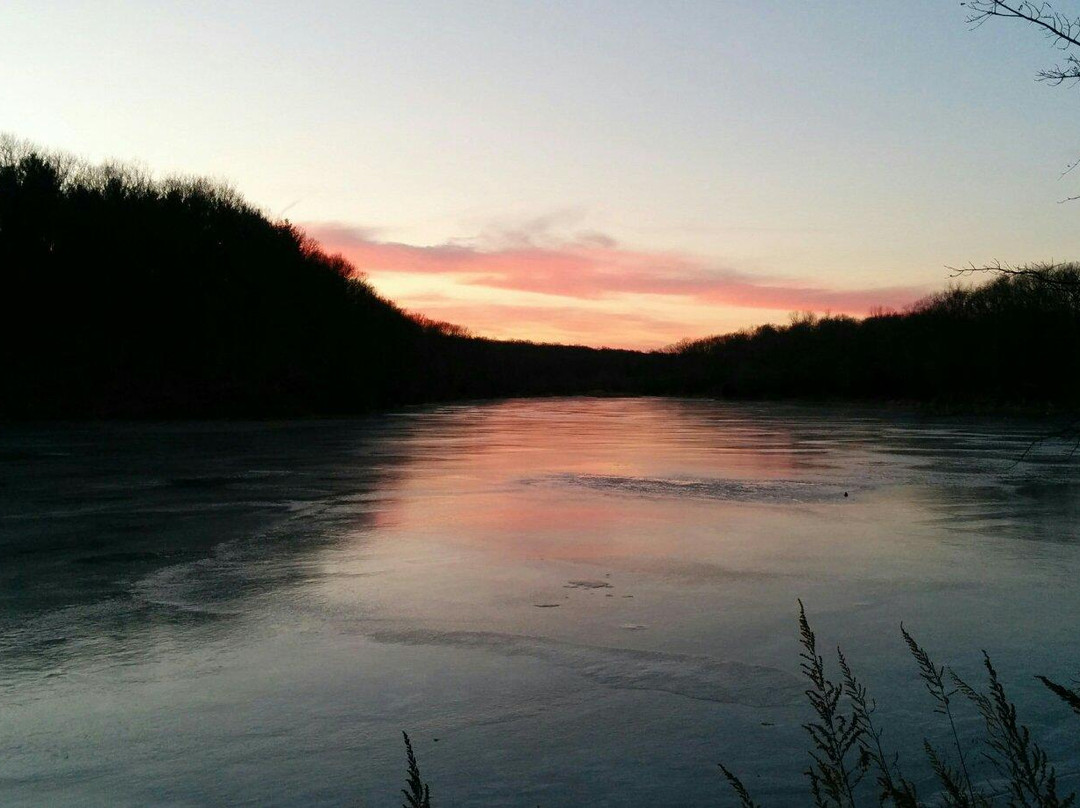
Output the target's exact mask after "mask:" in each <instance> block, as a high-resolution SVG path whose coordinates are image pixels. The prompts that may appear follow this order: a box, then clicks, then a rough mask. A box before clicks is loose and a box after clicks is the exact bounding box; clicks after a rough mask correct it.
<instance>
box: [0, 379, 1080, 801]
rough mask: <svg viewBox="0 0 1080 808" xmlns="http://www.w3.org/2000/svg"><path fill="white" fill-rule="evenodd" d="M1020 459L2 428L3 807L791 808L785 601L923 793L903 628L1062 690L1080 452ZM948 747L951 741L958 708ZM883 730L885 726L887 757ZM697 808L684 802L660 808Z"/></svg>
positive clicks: (855, 440)
mask: <svg viewBox="0 0 1080 808" xmlns="http://www.w3.org/2000/svg"><path fill="white" fill-rule="evenodd" d="M1045 429H1047V427H1045V426H1039V425H1038V424H1032V423H1026V424H1023V423H1015V422H1008V421H1004V420H992V419H979V420H976V419H944V418H942V419H926V418H920V417H917V416H914V415H911V414H904V413H899V414H898V413H882V412H874V411H870V410H858V409H837V408H826V407H814V408H811V407H794V406H779V405H747V404H728V403H716V402H707V401H684V400H664V399H586V398H574V399H540V400H531V401H508V402H500V403H492V404H479V405H461V406H445V407H437V408H428V409H417V410H412V411H408V412H403V413H399V414H393V415H387V416H381V417H377V418H370V419H362V420H352V421H311V422H289V423H265V424H251V423H201V424H127V425H124V424H96V425H78V426H48V427H34V426H11V425H7V426H4V427H3V429H2V432H0V606H2V608H0V804H3V805H4V806H41V805H50V806H75V805H79V806H83V805H109V806H142V805H168V806H203V805H226V804H227V805H275V806H279V805H280V806H310V805H325V806H344V805H356V804H358V803H360V804H363V805H366V806H383V805H396V804H398V803H400V799H399V797H400V794H399V791H398V789H399V788H401V786H402V785H403V781H404V753H403V749H402V745H401V741H400V732H401V730H403V729H404V730H407V731H409V733H410V734H411V735H412V737H413V740H414V744H415V746H416V751H417V755H418V757H419V760H420V765H421V769H422V771H423V774H424V776H425V779H428V780H429V781H430V782H431V784H432V788H433V797H434V800H435V804H436V805H437V806H439V808H444V807H446V806H470V805H471V806H479V805H494V806H498V805H514V806H535V805H542V806H545V807H546V808H552V807H553V806H570V805H585V804H588V805H590V806H624V805H625V806H631V805H642V806H644V805H651V806H685V805H687V804H690V803H691V802H693V803H695V804H696V803H698V802H701V803H704V804H725V802H726V801H727V797H728V792H727V786H726V784H725V783H724V782H722V778H721V776H720V773H719V770H718V769H717V765H716V764H717V763H718V762H721V761H722V762H724V763H725V764H726V765H728V766H729V767H730V768H733V769H735V770H736V771H738V772H739V773H740V774H741V775H742V776H743V779H744V781H745V782H746V783H747V785H748V786H750V787H751V789H752V790H753V791H754V793H755V797H757V798H759V799H761V800H762V801H763V802H766V803H771V804H774V805H778V804H792V803H795V804H803V803H805V802H808V800H806V799H804V798H803V796H802V795H803V794H804V793H805V788H804V779H803V776H802V771H803V770H804V769H805V767H806V753H805V752H804V751H803V750H804V749H805V748H806V744H805V742H804V740H803V732H802V730H801V729H800V727H799V725H800V724H801V723H802V722H803V721H805V720H807V717H808V715H807V708H806V706H805V703H804V700H803V697H802V690H803V683H802V681H801V680H800V679H799V677H798V659H797V655H798V645H797V633H796V623H795V617H796V598H802V600H803V601H804V602H805V604H806V606H807V610H808V613H809V615H810V618H811V622H812V624H813V625H814V628H815V629H816V630H817V632H818V635H819V638H820V640H821V644H822V648H823V649H825V650H828V649H830V648H832V647H834V646H835V645H836V644H837V643H840V644H842V645H843V647H844V650H845V653H846V654H847V656H848V658H849V660H850V661H851V663H852V664H853V666H854V667H855V668H856V670H857V672H859V673H861V674H862V678H863V680H864V681H865V682H866V683H867V684H868V685H869V687H870V689H871V691H872V693H873V695H875V696H876V698H877V701H878V704H879V712H878V716H880V718H881V720H882V722H883V723H884V724H885V725H886V727H887V730H886V736H885V743H886V746H887V747H891V748H895V749H897V750H898V751H901V752H902V753H903V755H904V758H905V760H906V761H907V765H906V770H907V773H908V774H909V775H920V774H922V773H923V772H924V771H925V769H924V767H923V766H922V764H921V757H920V756H919V749H920V745H921V739H922V737H923V735H927V736H929V737H930V738H932V739H934V740H940V739H943V738H944V737H945V736H944V731H943V727H942V726H941V724H940V722H939V721H938V720H937V717H936V716H935V715H934V714H933V713H932V710H931V704H930V701H929V698H928V697H927V696H926V694H925V692H924V691H923V689H922V686H921V684H920V683H919V681H918V678H917V671H916V668H915V665H914V663H913V662H912V660H911V659H910V657H909V656H908V655H907V653H906V649H905V648H904V645H903V642H902V639H901V636H900V631H899V624H900V621H901V620H903V621H904V625H905V626H906V627H907V628H908V629H909V630H910V631H911V632H912V633H913V634H915V636H916V637H918V638H919V639H920V641H921V642H922V643H923V645H924V646H925V647H926V648H927V650H929V651H930V652H931V654H932V655H934V656H935V657H936V658H937V661H939V662H947V663H949V664H951V665H953V666H955V667H956V669H957V670H958V671H959V672H961V673H962V674H967V675H968V677H969V679H971V680H975V681H979V682H982V679H983V677H982V676H981V671H980V667H979V660H980V649H983V648H985V649H986V650H987V651H988V652H989V653H990V655H991V656H992V658H993V659H994V661H995V663H996V664H997V666H998V668H999V670H1000V672H1001V673H1002V675H1003V678H1004V681H1005V683H1006V685H1007V687H1008V688H1009V690H1010V695H1012V696H1013V698H1014V699H1015V700H1017V701H1018V702H1019V703H1020V705H1021V710H1022V712H1021V718H1022V719H1023V720H1024V721H1025V722H1026V723H1028V724H1030V725H1031V726H1032V728H1033V731H1034V732H1035V734H1036V736H1037V737H1038V738H1039V739H1040V740H1041V741H1043V742H1045V745H1046V746H1048V747H1049V748H1050V749H1051V750H1052V756H1051V757H1052V762H1055V763H1056V764H1057V765H1058V768H1059V774H1060V775H1062V777H1061V779H1062V781H1063V784H1064V785H1067V786H1069V787H1070V788H1074V789H1075V788H1080V776H1078V774H1077V772H1078V771H1080V733H1078V732H1077V731H1076V730H1077V723H1076V720H1075V718H1073V717H1070V716H1069V714H1068V713H1067V712H1066V710H1065V708H1064V707H1063V706H1061V705H1060V704H1059V703H1058V702H1057V701H1056V700H1055V699H1054V698H1053V697H1052V696H1051V695H1050V694H1049V693H1047V692H1046V691H1045V690H1044V689H1043V688H1042V686H1041V685H1040V684H1039V683H1038V682H1037V681H1035V680H1034V678H1033V676H1034V675H1035V674H1046V675H1049V676H1051V678H1057V679H1058V680H1062V681H1069V680H1071V679H1072V678H1073V677H1075V676H1077V675H1078V674H1080V631H1078V615H1080V456H1078V457H1077V458H1076V459H1071V458H1069V457H1068V450H1069V448H1070V447H1069V446H1062V445H1060V444H1055V443H1053V442H1049V443H1046V444H1043V445H1040V446H1038V447H1036V450H1035V451H1034V452H1032V453H1031V454H1029V455H1028V456H1027V457H1026V458H1025V459H1023V460H1019V458H1020V457H1021V455H1022V454H1023V453H1024V450H1025V449H1026V448H1027V447H1028V446H1029V444H1030V443H1031V441H1032V439H1033V438H1034V437H1036V436H1038V435H1039V434H1040V432H1041V431H1042V430H1045ZM963 716H964V717H963V719H962V721H961V729H962V731H963V732H964V733H965V735H966V734H968V733H976V732H977V731H978V728H979V727H978V722H977V720H976V719H975V718H974V716H972V715H971V714H970V712H969V711H964V712H963ZM901 725H902V726H901ZM690 795H693V799H690Z"/></svg>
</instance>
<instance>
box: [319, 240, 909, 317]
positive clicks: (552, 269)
mask: <svg viewBox="0 0 1080 808" xmlns="http://www.w3.org/2000/svg"><path fill="white" fill-rule="evenodd" d="M549 223H550V222H549V220H547V219H539V220H537V221H536V222H534V223H531V226H526V227H524V228H519V229H516V230H510V231H506V230H504V231H499V233H498V234H495V235H494V236H493V235H492V234H487V238H486V240H485V241H482V242H480V243H476V242H456V241H455V242H448V243H444V244H437V245H432V246H415V245H411V244H401V243H397V242H392V241H380V240H378V239H377V238H375V237H374V234H373V232H372V231H370V230H366V229H362V228H354V227H348V226H345V225H340V224H327V223H316V224H309V225H308V226H307V230H308V232H309V234H310V235H311V236H313V237H314V238H315V239H316V240H318V241H320V242H321V243H322V244H323V245H324V246H325V247H326V248H327V249H329V250H332V251H337V252H341V253H342V254H344V255H345V257H346V258H348V259H349V260H350V261H351V262H352V263H353V264H355V265H356V267H357V268H358V269H360V270H361V271H363V272H365V273H367V274H368V275H370V276H372V277H373V278H376V277H378V276H381V275H389V274H410V275H450V276H454V279H455V281H456V282H457V283H460V284H464V285H467V286H481V287H488V288H492V289H504V290H513V291H520V292H534V293H539V294H544V295H555V296H559V297H563V298H572V299H577V300H601V299H609V298H612V297H616V296H619V295H662V296H666V297H674V298H683V299H687V300H692V301H696V302H698V303H708V304H713V305H724V306H734V307H742V308H756V309H772V310H800V311H801V310H813V311H824V310H829V311H832V312H836V313H844V314H857V315H861V314H867V313H868V312H869V311H870V310H871V309H872V308H874V307H877V306H882V307H886V308H896V309H899V308H903V307H904V306H906V305H908V304H910V303H911V302H913V301H914V300H916V299H918V298H919V297H922V296H923V295H925V294H926V292H927V289H926V288H925V287H920V286H883V287H876V288H861V289H834V288H829V287H824V286H817V285H814V284H811V283H806V282H799V281H797V280H793V279H785V278H782V277H776V276H760V275H751V274H749V273H746V272H741V271H739V270H735V269H731V268H726V267H720V266H714V265H711V264H709V263H708V262H706V261H704V260H702V259H699V258H696V257H694V256H689V255H682V254H679V253H673V252H649V251H640V250H629V249H623V248H620V247H619V246H618V245H617V244H616V243H615V242H614V240H612V239H611V238H609V237H608V236H606V235H604V234H602V233H594V232H586V233H582V234H579V235H578V236H577V237H575V238H573V239H569V240H566V239H564V240H559V241H555V240H553V239H551V238H550V237H549V236H548V235H547V233H546V228H547V226H548V225H549Z"/></svg>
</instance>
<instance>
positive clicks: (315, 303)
mask: <svg viewBox="0 0 1080 808" xmlns="http://www.w3.org/2000/svg"><path fill="white" fill-rule="evenodd" d="M1078 348H1080V269H1078V268H1077V267H1076V266H1074V265H1058V266H1055V267H1049V268H1044V269H1041V270H1037V271H1025V272H1023V273H1019V274H1007V275H1002V276H1000V277H997V278H995V279H993V280H992V281H991V282H989V283H986V284H983V285H981V286H977V287H974V288H953V289H950V290H948V291H945V292H942V293H940V294H938V295H935V296H933V297H931V298H928V299H927V300H924V301H922V302H920V303H919V304H917V305H916V306H914V307H913V308H912V309H911V310H909V311H906V312H902V313H894V314H885V315H880V316H874V317H870V318H867V319H864V320H856V319H853V318H849V317H826V318H816V317H813V316H811V315H803V316H799V317H795V318H793V321H792V323H791V324H790V325H788V326H783V327H776V326H762V327H759V328H757V329H754V330H751V331H745V332H740V333H736V334H728V335H724V336H718V337H711V338H708V339H703V340H697V341H692V342H684V343H680V344H679V345H676V346H673V347H672V348H670V349H668V350H666V351H658V352H651V353H643V352H636V351H625V350H610V349H594V348H586V347H581V346H560V345H545V344H535V343H529V342H505V341H498V340H491V339H483V338H476V337H472V336H469V335H468V334H467V332H465V331H463V330H462V329H460V328H456V327H453V326H447V325H445V324H440V323H435V322H432V321H430V320H426V319H425V318H422V317H414V316H410V315H407V314H406V313H404V312H403V311H402V310H401V309H399V308H398V307H396V306H395V305H394V304H393V303H391V302H389V301H387V300H385V299H383V298H381V297H380V296H379V295H377V294H376V293H375V292H374V291H373V290H372V288H371V287H370V286H369V285H368V284H367V283H366V282H365V281H364V280H363V278H362V276H361V275H360V274H359V273H358V272H357V271H356V270H355V269H354V268H353V267H352V266H350V265H349V264H348V263H347V262H346V261H345V260H343V259H342V258H341V257H339V256H332V255H328V254H326V253H325V252H324V251H323V250H322V249H320V247H319V245H318V244H316V243H314V242H312V241H311V240H309V239H308V238H306V237H305V236H304V234H303V233H302V232H301V231H300V230H298V229H297V228H295V227H294V226H292V225H290V224H289V223H287V222H274V221H271V220H270V219H268V218H267V217H266V216H265V215H264V214H262V213H261V212H260V211H259V210H257V209H256V208H254V207H253V206H251V205H249V204H248V203H246V202H245V201H244V200H243V199H242V198H241V197H240V196H239V195H238V194H237V193H235V192H233V191H232V190H230V189H228V188H225V187H222V186H220V185H217V184H214V183H211V182H208V181H206V180H202V179H197V178H173V179H165V180H153V179H151V178H150V177H148V176H147V175H146V174H145V173H143V172H140V171H137V170H134V169H132V168H129V167H123V166H115V165H104V166H90V165H87V164H84V163H81V162H79V161H77V160H74V159H72V158H70V157H67V156H64V155H54V154H48V153H44V152H41V151H40V150H36V149H34V148H32V147H29V146H26V145H24V144H21V143H19V142H17V141H14V140H10V139H8V140H3V141H0V372H2V374H3V375H2V378H3V384H2V385H0V417H5V418H85V417H91V418H94V417H216V416H227V417H233V416H277V415H315V414H343V413H357V412H365V411H371V410H377V409H382V408H386V407H392V406H398V405H402V404H408V403H420V402H426V401H437V400H451V399H469V398H487V397H504V396H532V395H555V394H579V393H587V394H591V393H597V394H677V395H713V396H721V397H732V398H775V397H782V398H827V399H841V398H851V399H875V400H882V399H885V400H915V401H929V402H935V403H947V404H965V403H968V404H984V403H989V404H1014V403H1019V404H1025V405H1037V406H1043V405H1052V406H1058V405H1061V406H1073V405H1074V404H1075V403H1076V402H1077V401H1078V400H1080V374H1078V373H1077V371H1078V370H1080V367H1078V363H1080V358H1078V357H1080V350H1078Z"/></svg>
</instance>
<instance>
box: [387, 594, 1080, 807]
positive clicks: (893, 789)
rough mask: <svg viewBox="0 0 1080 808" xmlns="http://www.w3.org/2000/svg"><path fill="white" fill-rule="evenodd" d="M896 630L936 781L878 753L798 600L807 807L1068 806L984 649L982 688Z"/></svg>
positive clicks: (881, 749)
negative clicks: (931, 728) (973, 721)
mask: <svg viewBox="0 0 1080 808" xmlns="http://www.w3.org/2000/svg"><path fill="white" fill-rule="evenodd" d="M900 632H901V634H902V636H903V638H904V642H905V643H907V646H908V649H909V650H910V652H911V655H912V657H913V658H914V660H915V663H916V665H917V666H918V669H919V678H920V679H921V680H922V682H923V684H924V685H925V686H926V690H927V692H928V693H929V695H930V699H931V702H932V705H933V708H932V709H933V711H934V712H935V713H937V714H938V715H939V716H941V720H942V721H943V722H944V723H945V724H946V725H947V727H948V730H949V732H948V736H949V742H948V743H947V745H946V746H945V747H937V746H934V745H933V744H932V743H931V742H930V741H929V740H924V741H923V751H924V754H925V759H924V760H923V761H922V764H923V766H924V767H928V769H929V770H930V771H931V772H932V773H933V775H934V780H935V781H936V786H935V787H934V790H933V793H930V794H920V793H919V791H918V790H917V789H916V786H915V783H914V781H912V780H910V779H908V778H907V777H906V776H905V775H904V773H903V771H902V769H901V761H900V756H899V755H898V754H897V753H895V752H888V751H887V750H886V747H885V743H884V740H883V739H884V734H885V733H884V729H883V728H881V727H879V726H878V725H877V724H875V722H874V717H873V716H874V712H875V710H876V708H877V705H876V703H875V702H874V700H873V698H871V697H870V694H869V692H868V690H867V688H866V686H865V685H863V684H862V683H861V682H860V681H859V679H858V678H857V677H856V675H855V673H854V672H853V671H852V669H851V666H850V665H849V664H848V661H847V659H846V657H845V656H844V653H843V651H842V650H841V649H840V648H839V647H838V648H837V649H836V656H837V663H838V667H839V669H840V678H839V679H831V678H829V675H828V673H827V670H826V665H825V659H824V657H822V656H821V654H820V653H819V652H818V642H817V635H816V634H815V633H814V631H813V629H812V628H811V627H810V622H809V620H808V619H807V617H806V610H805V609H804V608H803V604H802V601H799V639H800V643H801V645H802V652H801V654H800V659H801V660H802V662H801V669H802V673H803V675H804V676H805V677H806V679H807V680H808V683H809V686H808V687H807V689H806V697H807V701H808V702H809V705H810V711H811V714H812V717H811V719H810V720H809V721H808V722H807V723H805V724H803V729H805V730H806V733H807V736H808V740H809V759H810V764H809V767H808V768H807V770H806V776H807V792H808V793H807V796H808V798H809V799H810V800H811V801H812V803H813V805H814V806H816V808H858V807H859V806H873V805H878V806H896V807H897V808H920V807H921V806H945V808H996V807H997V806H1007V808H1067V806H1072V805H1076V804H1077V795H1076V794H1075V793H1072V792H1070V793H1063V792H1061V791H1060V789H1059V786H1058V781H1057V772H1056V770H1055V768H1054V766H1053V765H1052V763H1051V762H1050V757H1049V754H1048V753H1047V752H1046V750H1044V749H1043V747H1042V746H1041V745H1040V744H1039V743H1038V741H1036V740H1035V739H1034V738H1033V737H1032V735H1031V732H1030V730H1029V729H1028V728H1027V727H1026V726H1025V725H1024V724H1022V723H1021V722H1020V719H1019V717H1018V715H1017V709H1016V705H1015V704H1013V702H1011V701H1010V700H1009V698H1008V695H1007V694H1006V692H1005V687H1004V685H1003V684H1002V682H1001V679H1000V677H999V676H998V672H997V670H996V669H995V668H994V665H993V663H992V662H991V661H990V657H989V656H988V655H987V654H986V653H985V652H984V653H983V667H984V668H985V674H986V682H985V685H984V686H983V688H982V689H980V688H979V687H976V686H975V685H972V684H969V683H968V681H967V680H965V679H963V678H961V677H960V676H959V675H958V674H957V673H956V672H955V671H953V670H952V669H951V668H949V667H948V666H946V665H938V664H936V663H935V662H934V661H933V660H932V659H931V657H930V655H929V654H928V653H927V652H926V650H925V649H924V648H923V647H922V646H920V645H919V643H918V642H917V641H916V640H915V638H914V637H912V636H911V634H910V633H908V631H907V630H906V629H905V628H904V627H903V626H901V627H900ZM1036 678H1037V679H1038V680H1039V681H1041V682H1042V683H1043V684H1044V685H1045V686H1046V687H1047V689H1048V690H1049V691H1050V692H1051V693H1053V694H1054V695H1055V696H1057V697H1058V698H1059V699H1061V701H1062V702H1064V705H1065V706H1067V707H1068V708H1071V709H1072V711H1073V712H1075V713H1076V714H1077V715H1078V716H1080V690H1077V689H1073V688H1071V687H1068V686H1066V685H1063V684H1060V683H1058V682H1055V681H1053V680H1050V679H1048V678H1046V677H1045V676H1038V677H1036ZM957 701H962V702H967V703H968V704H969V705H970V706H972V707H973V708H974V709H975V710H976V711H977V712H978V714H979V716H980V717H981V718H982V723H983V727H984V734H983V736H982V738H980V739H977V740H976V741H974V742H971V743H969V744H965V743H964V742H963V741H962V740H961V738H960V733H959V732H958V731H957V728H956V719H955V716H954V705H955V702H957ZM404 737H405V750H406V757H407V761H408V769H407V780H406V788H404V789H402V794H403V795H404V797H405V802H404V803H402V808H431V791H430V788H429V786H428V784H427V783H425V782H424V781H423V779H422V778H421V776H420V768H419V765H418V764H417V761H416V756H415V755H414V753H413V749H412V744H411V742H410V740H409V736H408V735H407V734H406V735H405V736H404ZM976 757H977V758H978V759H980V760H981V761H985V762H986V763H988V764H989V765H990V767H991V768H992V770H993V773H994V775H996V776H994V777H993V778H992V779H989V780H982V781H979V780H976V779H975V778H973V777H972V774H971V772H970V769H969V766H970V763H971V761H972V760H973V758H976ZM720 769H721V771H722V773H723V775H724V777H725V778H726V779H727V781H728V783H729V784H730V785H731V788H732V791H733V793H734V797H735V801H736V804H738V805H739V806H740V808H762V806H761V804H760V803H758V802H756V801H755V800H754V798H753V796H752V795H751V794H750V791H749V789H747V788H746V786H745V785H744V784H743V782H742V780H740V779H739V777H738V775H737V774H735V773H734V772H732V771H731V770H730V769H728V768H727V767H726V766H724V765H723V764H720Z"/></svg>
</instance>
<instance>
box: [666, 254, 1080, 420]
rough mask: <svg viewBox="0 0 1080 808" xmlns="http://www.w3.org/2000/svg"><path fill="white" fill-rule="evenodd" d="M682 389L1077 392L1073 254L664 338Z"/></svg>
mask: <svg viewBox="0 0 1080 808" xmlns="http://www.w3.org/2000/svg"><path fill="white" fill-rule="evenodd" d="M674 352H675V354H676V355H677V357H678V359H679V362H680V367H679V370H678V372H677V376H678V378H679V379H680V381H681V383H682V384H683V385H684V387H683V392H685V393H692V394H709V395H716V396H728V397H733V398H775V397H784V398H788V397H811V398H840V399H843V398H856V399H872V400H897V401H904V400H906V401H922V402H933V403H938V404H943V405H969V406H970V405H986V406H994V405H1005V404H1008V405H1021V406H1031V407H1036V408H1039V407H1043V408H1045V407H1048V406H1049V407H1053V406H1060V407H1069V408H1071V407H1073V406H1075V404H1076V403H1077V402H1080V266H1078V265H1076V264H1057V265H1051V266H1043V267H1031V268H1023V269H1021V270H1011V271H1010V270H1003V271H1002V272H1001V273H999V274H997V276H996V277H993V278H991V279H990V280H989V281H988V282H984V283H982V284H980V285H976V286H969V287H959V286H958V287H954V288H951V289H948V290H945V291H943V292H939V293H937V294H935V295H931V296H930V297H928V298H926V299H924V300H921V301H919V302H918V303H916V304H915V305H913V306H912V307H911V308H910V309H909V310H907V311H904V312H897V313H886V314H879V315H877V316H873V317H867V318H865V319H862V320H856V319H854V318H851V317H842V316H841V317H821V318H819V317H815V316H813V315H810V314H806V315H799V316H794V317H793V318H792V322H791V324H790V325H788V326H785V327H775V326H769V325H765V326H760V327H758V328H756V329H753V330H749V331H742V332H739V333H736V334H727V335H724V336H717V337H710V338H707V339H703V340H697V341H693V342H685V343H682V344H680V345H678V346H676V347H675V348H674Z"/></svg>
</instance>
